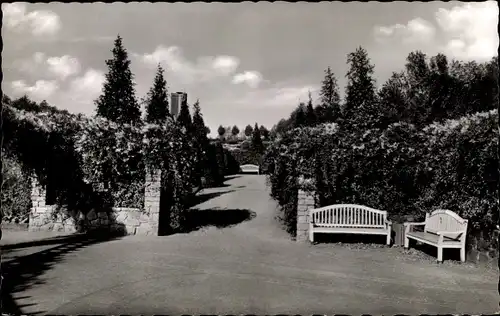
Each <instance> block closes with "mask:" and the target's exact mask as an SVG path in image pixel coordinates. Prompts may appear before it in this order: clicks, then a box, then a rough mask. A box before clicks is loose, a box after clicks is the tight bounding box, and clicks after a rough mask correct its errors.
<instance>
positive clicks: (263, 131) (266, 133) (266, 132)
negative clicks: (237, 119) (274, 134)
mask: <svg viewBox="0 0 500 316" xmlns="http://www.w3.org/2000/svg"><path fill="white" fill-rule="evenodd" d="M259 130H260V134H261V135H262V137H264V139H265V140H268V139H269V130H268V129H267V128H266V127H265V126H264V125H261V126H260V127H259Z"/></svg>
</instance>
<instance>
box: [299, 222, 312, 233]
mask: <svg viewBox="0 0 500 316" xmlns="http://www.w3.org/2000/svg"><path fill="white" fill-rule="evenodd" d="M299 230H309V224H308V223H297V231H299Z"/></svg>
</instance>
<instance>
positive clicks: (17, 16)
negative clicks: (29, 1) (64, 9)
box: [2, 2, 61, 36]
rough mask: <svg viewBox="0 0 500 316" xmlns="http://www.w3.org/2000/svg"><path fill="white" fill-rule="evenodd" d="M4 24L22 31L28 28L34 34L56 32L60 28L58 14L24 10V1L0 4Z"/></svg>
mask: <svg viewBox="0 0 500 316" xmlns="http://www.w3.org/2000/svg"><path fill="white" fill-rule="evenodd" d="M2 11H3V15H4V23H5V26H6V27H7V28H9V29H13V30H20V31H23V30H25V29H29V30H30V31H31V33H32V34H33V35H35V36H45V35H51V34H55V33H57V32H58V31H59V30H60V29H61V19H60V18H59V16H58V15H57V14H56V13H54V12H52V11H48V10H39V11H31V12H29V13H28V12H26V3H20V2H15V3H6V4H3V5H2Z"/></svg>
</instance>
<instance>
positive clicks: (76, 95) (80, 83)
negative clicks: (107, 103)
mask: <svg viewBox="0 0 500 316" xmlns="http://www.w3.org/2000/svg"><path fill="white" fill-rule="evenodd" d="M104 81H105V76H104V73H103V72H102V71H100V70H96V69H92V68H90V69H88V70H87V71H86V72H85V73H84V74H83V75H82V76H80V77H77V78H75V79H73V80H72V81H71V83H70V85H69V91H68V97H69V98H70V99H71V100H73V101H77V102H88V103H89V104H92V102H93V100H94V99H95V98H97V97H98V96H99V94H100V93H101V91H102V86H103V84H104Z"/></svg>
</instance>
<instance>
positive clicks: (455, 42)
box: [374, 1, 499, 60]
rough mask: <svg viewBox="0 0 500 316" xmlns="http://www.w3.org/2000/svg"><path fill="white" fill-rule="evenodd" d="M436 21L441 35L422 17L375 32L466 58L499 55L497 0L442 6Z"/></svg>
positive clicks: (378, 36)
mask: <svg viewBox="0 0 500 316" xmlns="http://www.w3.org/2000/svg"><path fill="white" fill-rule="evenodd" d="M434 24H435V25H437V26H438V27H439V31H440V33H441V36H440V37H439V38H438V37H437V36H436V34H437V32H436V29H435V28H434V26H433V24H431V23H430V22H429V21H426V20H424V19H422V18H416V19H413V20H411V21H409V22H408V23H407V24H406V25H403V24H395V25H392V26H377V27H375V29H374V33H375V38H376V40H377V41H379V42H385V41H388V40H400V41H401V42H402V43H404V44H409V43H410V44H418V45H422V44H426V45H428V47H429V48H431V47H432V48H435V47H437V48H438V49H439V51H441V52H444V53H446V54H447V55H450V56H451V57H454V58H458V59H463V60H488V59H490V58H492V57H493V56H496V55H497V49H498V43H499V41H498V32H497V25H498V6H497V4H496V2H493V1H486V2H475V3H464V4H461V5H459V6H455V7H453V8H452V9H449V10H448V9H443V8H441V9H439V10H438V11H437V12H436V14H435V21H434ZM419 48H421V46H419Z"/></svg>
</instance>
